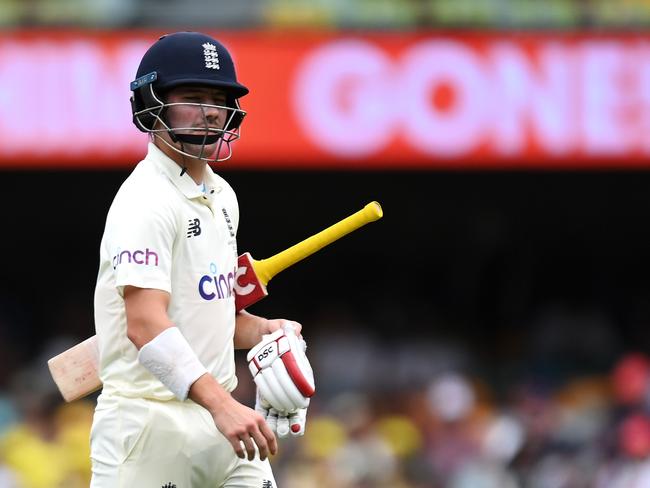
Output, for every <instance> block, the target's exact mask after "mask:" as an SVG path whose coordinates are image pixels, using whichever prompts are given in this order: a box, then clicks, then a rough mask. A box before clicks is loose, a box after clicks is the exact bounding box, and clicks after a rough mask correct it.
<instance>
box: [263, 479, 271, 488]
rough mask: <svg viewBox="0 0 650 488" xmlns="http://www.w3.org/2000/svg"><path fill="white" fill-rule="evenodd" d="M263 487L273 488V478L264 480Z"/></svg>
mask: <svg viewBox="0 0 650 488" xmlns="http://www.w3.org/2000/svg"><path fill="white" fill-rule="evenodd" d="M262 488H273V483H272V482H271V480H264V481H262Z"/></svg>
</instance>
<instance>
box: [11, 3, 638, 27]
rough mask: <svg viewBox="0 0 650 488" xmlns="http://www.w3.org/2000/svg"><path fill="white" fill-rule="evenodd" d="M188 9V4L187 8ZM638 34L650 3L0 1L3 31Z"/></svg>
mask: <svg viewBox="0 0 650 488" xmlns="http://www.w3.org/2000/svg"><path fill="white" fill-rule="evenodd" d="M190 4H191V5H190ZM61 25H65V26H87V27H93V28H95V27H104V28H106V27H143V26H144V27H147V26H155V27H163V26H175V27H179V26H185V27H191V26H194V27H199V26H201V27H209V28H212V29H215V28H218V29H223V28H278V27H281V28H288V27H289V28H292V27H298V28H303V27H310V28H314V27H316V28H380V29H412V28H436V27H440V28H448V27H466V28H499V29H503V28H507V29H511V28H514V29H518V28H550V29H571V28H601V27H602V28H643V27H647V26H648V25H650V1H648V0H618V1H614V0H546V1H543V2H540V1H537V0H353V1H350V0H237V1H236V2H232V1H230V0H191V1H189V2H188V1H187V0H56V1H53V0H0V26H7V27H15V26H61Z"/></svg>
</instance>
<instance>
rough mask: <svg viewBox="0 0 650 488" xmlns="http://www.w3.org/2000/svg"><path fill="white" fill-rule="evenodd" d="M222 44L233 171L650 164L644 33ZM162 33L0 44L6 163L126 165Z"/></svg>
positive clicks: (54, 35) (9, 38)
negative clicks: (232, 78)
mask: <svg viewBox="0 0 650 488" xmlns="http://www.w3.org/2000/svg"><path fill="white" fill-rule="evenodd" d="M212 34H214V36H215V37H216V38H218V39H220V40H222V41H223V42H224V44H226V46H228V47H229V49H230V50H231V52H232V53H233V55H234V58H235V62H236V64H237V67H238V76H239V78H240V80H241V81H242V82H243V83H244V84H245V85H247V86H248V87H249V88H250V89H251V94H250V95H248V96H246V97H245V98H243V99H242V106H243V108H244V109H246V110H247V111H248V116H247V117H246V120H245V122H244V124H243V130H242V139H241V140H240V141H238V142H237V143H236V145H235V149H234V157H233V159H232V160H231V161H230V162H228V163H225V164H226V166H227V167H232V168H234V167H237V168H244V167H256V168H263V167H296V168H355V169H358V168H388V167H390V168H519V167H524V168H531V167H539V168H582V167H585V168H596V167H628V168H629V167H650V157H649V156H650V35H649V36H632V35H621V36H617V35H601V36H595V37H594V36H586V35H555V34H548V35H546V34H528V35H523V36H521V35H517V36H515V35H502V34H467V33H466V34H451V35H447V34H445V35H442V34H435V33H434V34H426V33H424V34H385V33H384V34H378V33H372V34H371V33H368V34H357V33H355V34H352V33H347V34H346V33H337V34H309V33H301V34H296V33H291V34H275V33H252V32H245V33H233V32H228V33H219V32H216V33H212ZM158 35H159V33H157V32H118V33H94V32H93V33H90V32H65V33H62V32H38V31H29V32H13V33H11V32H9V33H3V34H0V166H4V167H25V166H30V167H41V168H42V167H98V168H104V167H107V166H112V165H117V166H132V165H133V164H134V162H136V161H137V160H139V159H140V158H141V156H142V154H143V151H144V148H145V143H146V136H145V135H144V134H142V133H140V132H138V131H137V129H136V128H135V127H134V126H133V125H132V124H131V113H130V106H129V102H128V99H129V96H130V92H129V82H130V81H131V80H132V79H133V78H134V76H135V71H136V68H137V65H138V63H139V60H140V58H141V57H142V54H143V53H144V51H145V50H146V49H147V47H148V46H149V45H150V44H151V43H152V42H153V41H154V40H155V39H157V36H158Z"/></svg>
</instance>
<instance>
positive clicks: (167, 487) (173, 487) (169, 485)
mask: <svg viewBox="0 0 650 488" xmlns="http://www.w3.org/2000/svg"><path fill="white" fill-rule="evenodd" d="M162 488H176V485H175V484H174V483H172V482H171V481H170V482H169V483H167V484H166V485H162Z"/></svg>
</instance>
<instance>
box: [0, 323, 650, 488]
mask: <svg viewBox="0 0 650 488" xmlns="http://www.w3.org/2000/svg"><path fill="white" fill-rule="evenodd" d="M554 317H555V320H554V321H549V320H546V321H542V322H543V323H545V324H546V325H545V326H544V327H543V330H544V331H545V332H544V333H543V334H541V335H538V336H535V334H534V333H533V334H532V335H531V338H530V340H531V341H534V342H535V344H536V347H531V346H530V345H529V346H528V347H526V348H524V349H521V351H520V352H521V355H520V356H519V357H518V361H519V363H518V366H517V368H514V369H513V371H512V373H511V374H505V375H503V374H502V375H501V378H500V379H498V377H499V375H496V374H495V371H496V370H498V369H499V368H503V366H504V364H505V363H506V362H507V361H506V359H505V358H502V361H500V362H494V363H492V364H489V362H486V360H485V358H482V357H481V354H480V353H479V350H477V349H476V348H474V349H471V347H472V346H470V343H454V342H453V341H450V340H449V339H444V338H442V337H441V338H438V339H435V338H426V335H422V336H416V337H415V338H414V339H413V340H412V341H407V340H405V339H400V338H386V337H378V336H373V334H372V333H370V332H369V331H370V328H369V327H364V326H363V324H354V323H351V322H350V323H347V324H346V323H344V321H343V322H341V323H340V324H339V325H342V326H343V328H335V329H333V330H334V332H329V331H328V330H327V329H326V328H325V327H324V325H323V324H317V323H316V324H312V325H311V327H312V330H315V331H320V333H315V334H312V335H313V337H312V338H309V337H308V340H309V344H310V345H309V351H308V352H309V354H310V357H311V359H312V362H313V364H314V369H315V372H316V375H317V380H318V382H317V386H318V388H317V390H318V391H317V396H316V397H315V398H314V400H313V401H312V405H311V406H310V411H309V416H308V423H307V433H306V435H305V437H304V438H297V439H288V440H284V441H282V442H281V448H280V453H279V454H278V456H276V458H275V459H274V461H273V462H274V466H275V473H276V477H277V480H278V483H279V484H280V486H282V487H285V488H312V487H313V488H317V487H318V488H322V487H326V486H332V487H337V488H383V487H386V488H388V487H391V488H516V487H531V488H582V487H585V488H587V487H593V488H623V487H625V488H641V487H648V486H650V357H648V356H647V355H645V354H644V353H640V352H630V351H627V352H624V353H615V355H614V356H611V357H612V358H613V360H611V361H610V364H609V365H608V366H607V367H606V368H600V370H599V368H598V367H596V368H592V367H586V368H581V365H580V364H578V363H580V362H581V361H583V360H584V361H585V362H587V363H589V357H591V358H592V360H593V358H594V357H597V356H600V357H601V358H602V357H603V356H602V351H603V350H604V348H601V350H600V352H599V347H598V343H599V342H602V341H603V340H604V341H610V343H609V344H610V346H612V345H613V343H612V342H611V338H608V337H607V336H606V334H603V333H602V332H599V329H600V328H602V327H601V325H599V324H598V323H596V322H591V323H590V324H589V326H588V328H587V329H582V328H581V325H580V324H578V323H577V322H575V321H573V322H570V321H569V319H568V318H567V317H565V319H564V322H563V321H562V316H561V315H558V314H556V315H554ZM551 323H555V324H556V326H557V327H559V328H562V329H564V331H565V332H566V333H565V335H564V339H565V340H564V341H562V342H561V344H562V348H564V350H563V351H562V350H559V349H558V346H557V345H558V344H560V343H559V342H558V343H555V342H554V339H553V337H554V331H553V326H550V325H549V324H551ZM348 327H349V328H348ZM567 327H571V329H573V330H574V332H572V331H571V330H570V329H568V328H567ZM533 330H534V329H533ZM540 330H541V329H540ZM580 331H582V332H580ZM585 331H588V332H589V333H588V334H585V335H583V338H584V341H583V342H584V343H582V344H580V343H576V342H575V341H572V340H571V336H572V334H576V333H577V334H580V333H582V334H584V333H585ZM420 332H421V330H420ZM589 335H592V336H595V337H601V339H596V340H590V339H589V338H588V336H589ZM542 337H546V338H547V339H546V340H541V338H542ZM567 339H568V341H567ZM73 342H74V340H63V339H62V338H60V337H59V338H57V339H55V340H54V341H51V342H50V343H49V345H47V346H46V347H44V348H43V350H42V352H41V354H40V355H39V356H38V357H34V358H32V360H31V361H30V362H28V363H24V364H23V366H22V367H21V368H19V369H17V370H15V372H13V373H12V374H9V375H6V373H7V370H4V371H3V372H4V373H5V381H4V382H0V385H3V386H2V388H1V389H0V488H77V487H85V486H88V481H89V477H90V461H89V446H88V436H89V429H90V425H91V422H92V413H93V408H94V398H89V399H86V400H83V401H77V402H74V403H71V404H64V403H63V402H62V400H61V398H60V396H59V395H58V393H57V391H56V389H55V387H54V385H53V383H52V381H51V380H50V378H49V374H48V372H47V368H46V359H47V358H48V357H50V356H51V355H52V354H54V353H56V352H58V351H60V350H63V349H65V348H67V347H68V346H69V345H70V344H71V343H73ZM2 344H4V345H5V346H6V345H7V342H4V341H2ZM463 344H464V345H463ZM553 344H556V345H555V346H554V345H553ZM581 348H582V349H583V350H584V348H587V349H588V350H590V351H591V355H584V356H582V357H581V355H580V354H581V353H580V350H581ZM0 349H2V348H1V347H0ZM7 349H8V348H7ZM0 352H1V351H0ZM539 353H542V354H543V355H544V356H545V359H546V361H542V363H543V364H544V365H543V366H539V364H541V363H540V362H539V361H538V359H536V356H537V354H539ZM238 354H239V353H238ZM572 359H573V362H574V363H575V367H574V368H573V369H572V370H571V371H570V370H568V369H567V366H568V365H569V364H571V360H572ZM598 362H600V364H603V362H602V361H595V362H594V361H592V362H591V365H594V364H596V363H598ZM605 362H607V360H605ZM536 363H537V364H538V365H537V366H535V364H536ZM582 366H584V365H582ZM238 368H239V371H238V377H239V378H240V384H239V387H238V388H237V390H236V392H235V396H236V397H237V398H238V399H240V400H241V401H243V402H245V403H247V404H249V405H252V404H253V403H254V402H253V399H254V384H253V383H252V381H251V380H250V378H249V374H248V372H247V368H246V365H245V361H244V356H243V355H241V356H238ZM553 368H556V369H557V370H558V372H557V374H554V372H553ZM587 370H591V372H590V373H587V372H586V371H587ZM579 371H583V372H579ZM508 378H509V379H508Z"/></svg>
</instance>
